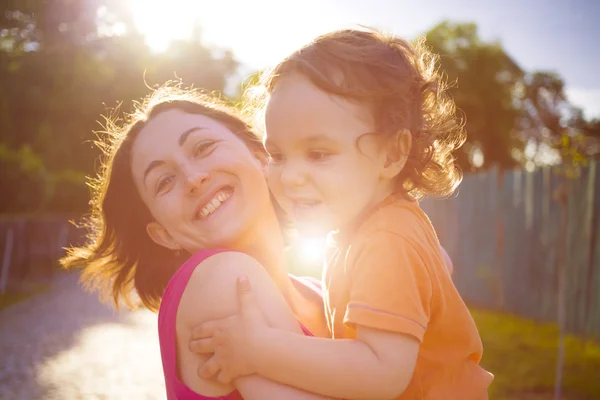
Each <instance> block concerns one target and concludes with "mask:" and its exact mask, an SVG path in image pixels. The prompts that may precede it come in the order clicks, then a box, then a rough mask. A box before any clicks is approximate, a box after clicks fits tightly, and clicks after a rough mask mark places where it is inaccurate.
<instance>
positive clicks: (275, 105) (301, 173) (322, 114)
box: [265, 74, 392, 235]
mask: <svg viewBox="0 0 600 400" xmlns="http://www.w3.org/2000/svg"><path fill="white" fill-rule="evenodd" d="M265 118H266V121H265V122H266V138H265V147H266V149H267V151H268V152H269V154H270V156H271V162H270V164H269V171H268V178H269V185H270V187H271V190H272V191H273V193H274V195H275V197H276V198H277V201H278V202H279V203H280V204H281V206H282V208H283V209H284V210H285V211H286V212H288V213H289V215H290V216H291V218H292V219H293V220H294V222H295V224H296V227H297V228H298V229H299V230H300V232H301V233H303V234H308V235H319V234H323V233H326V232H328V231H330V230H334V229H344V228H346V227H348V226H349V225H351V224H352V223H353V222H354V221H355V220H356V219H357V218H358V217H359V216H360V214H361V213H363V212H364V211H366V210H368V209H369V208H371V207H373V206H375V205H376V204H378V203H379V202H381V201H382V200H383V199H385V197H387V196H388V195H389V194H390V193H391V192H392V190H391V187H392V185H391V182H390V181H389V179H385V178H383V177H382V170H383V168H384V164H385V155H384V154H383V151H382V150H381V149H380V147H381V146H380V144H379V141H378V140H377V138H376V137H375V135H364V134H365V133H370V132H374V130H375V129H374V124H373V121H372V117H371V115H370V113H368V112H367V111H366V110H365V109H364V107H361V106H359V105H357V104H354V103H351V102H349V101H347V100H345V99H342V98H339V97H334V96H331V95H329V94H328V93H325V92H323V91H321V90H319V89H318V88H317V87H316V86H314V85H313V84H312V83H311V82H310V81H309V80H308V79H306V78H304V77H303V76H302V75H299V74H293V75H290V76H288V77H285V78H284V79H282V80H281V81H280V82H279V83H277V86H276V88H275V90H274V91H273V93H272V94H271V97H270V99H269V102H268V104H267V110H266V116H265ZM359 137H360V139H359Z"/></svg>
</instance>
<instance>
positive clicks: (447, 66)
mask: <svg viewBox="0 0 600 400" xmlns="http://www.w3.org/2000/svg"><path fill="white" fill-rule="evenodd" d="M426 40H427V43H428V45H429V46H430V47H431V49H432V50H433V51H434V52H435V53H437V54H439V55H440V64H441V68H442V70H443V71H444V72H445V73H446V74H447V78H448V81H449V82H450V83H454V85H453V87H452V88H451V89H450V94H451V95H452V96H453V97H454V100H455V102H456V105H457V107H458V109H459V110H460V111H461V112H462V113H463V114H464V116H465V128H466V130H467V135H468V138H467V143H466V145H465V146H464V150H463V151H462V152H459V154H457V156H458V163H459V165H460V166H461V167H462V168H463V169H464V170H466V171H468V170H470V169H471V168H472V165H471V162H470V161H469V154H468V153H469V152H470V151H473V150H474V149H480V150H481V151H482V152H483V154H484V156H485V163H484V166H485V165H492V164H499V165H500V166H501V167H504V168H510V167H513V166H515V165H516V161H515V159H514V158H513V157H512V154H511V151H512V149H513V148H522V147H523V142H522V140H520V139H519V138H517V137H516V136H515V135H514V129H515V121H516V119H517V117H518V115H519V111H520V110H519V109H518V107H517V105H516V104H515V103H514V101H513V98H514V89H515V85H516V84H517V82H519V81H520V80H521V79H522V77H523V71H522V70H521V69H520V68H519V67H518V66H517V64H516V63H515V62H514V61H513V60H512V59H511V58H510V57H509V56H508V55H507V54H506V52H505V51H504V50H503V49H502V47H501V46H500V44H498V43H486V42H483V41H482V40H481V39H480V38H479V36H478V33H477V26H476V25H475V24H453V23H450V22H442V23H440V24H438V25H436V26H435V27H434V28H432V29H431V30H430V31H428V32H427V34H426Z"/></svg>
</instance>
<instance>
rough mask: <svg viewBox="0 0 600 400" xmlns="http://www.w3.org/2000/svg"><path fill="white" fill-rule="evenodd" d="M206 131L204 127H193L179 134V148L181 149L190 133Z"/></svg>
mask: <svg viewBox="0 0 600 400" xmlns="http://www.w3.org/2000/svg"><path fill="white" fill-rule="evenodd" d="M204 129H207V128H206V127H203V126H195V127H193V128H190V129H188V130H187V131H185V132H183V133H182V134H181V136H179V142H178V143H179V146H181V147H183V145H184V144H185V141H186V140H187V138H188V137H189V136H190V134H191V133H193V132H196V131H201V130H204Z"/></svg>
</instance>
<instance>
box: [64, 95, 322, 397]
mask: <svg viewBox="0 0 600 400" xmlns="http://www.w3.org/2000/svg"><path fill="white" fill-rule="evenodd" d="M107 131H108V132H109V136H108V138H107V139H105V140H103V141H102V144H103V150H104V153H105V158H104V160H103V163H102V165H103V167H102V170H101V172H100V176H99V178H98V179H97V180H95V181H94V185H93V200H92V203H91V204H92V209H91V219H90V224H89V227H90V228H91V235H90V237H89V241H88V243H87V244H86V245H84V246H82V247H79V248H73V249H70V251H69V252H68V255H67V256H66V257H65V258H64V259H63V260H62V263H63V265H65V266H66V267H71V266H75V265H81V264H83V265H84V267H83V273H82V280H83V282H84V283H85V284H86V285H87V286H88V287H92V288H100V289H101V291H102V292H103V293H108V294H109V295H112V299H113V301H114V303H115V304H118V303H119V302H120V301H121V300H125V302H127V303H128V304H129V305H131V302H130V298H129V295H130V293H131V292H132V289H135V290H136V291H137V294H138V295H139V297H140V299H141V301H142V302H143V304H144V305H145V306H146V307H147V308H149V309H150V310H153V311H157V310H159V308H160V311H159V338H160V342H161V355H162V359H163V369H164V373H165V383H166V388H167V395H168V398H169V399H174V398H178V399H183V398H190V399H192V398H197V399H204V398H227V399H234V398H240V395H241V396H242V397H243V398H244V399H254V398H256V399H258V398H261V399H264V398H286V399H320V398H322V397H320V396H317V395H312V394H309V393H305V392H302V391H300V390H297V389H294V388H291V387H287V386H284V385H281V384H278V383H275V382H271V381H268V380H266V379H264V378H261V377H259V376H250V377H245V378H240V379H238V380H236V381H235V382H234V384H233V385H222V384H219V383H215V382H212V381H209V380H204V379H202V378H200V377H199V376H198V375H197V373H196V371H197V368H198V366H199V365H202V362H203V360H204V359H203V358H201V357H202V356H199V355H197V354H194V353H192V352H191V351H190V350H189V349H188V342H189V340H190V338H191V332H192V329H193V327H195V326H197V325H199V324H200V323H202V322H204V321H206V320H210V319H218V318H223V317H225V316H227V315H230V314H232V313H234V312H235V311H236V309H237V303H236V289H235V287H236V286H235V282H236V281H237V279H238V278H239V277H241V276H247V277H248V280H249V283H250V284H251V285H252V287H253V291H254V292H255V293H258V296H257V297H258V304H259V305H260V308H261V310H262V313H263V314H264V316H265V318H266V319H267V321H268V322H269V324H271V325H273V326H276V327H279V328H281V329H287V330H290V331H294V332H297V333H298V334H302V333H303V330H304V332H305V333H307V331H306V329H307V330H308V331H310V332H312V333H313V334H316V335H321V336H326V335H327V332H326V328H325V322H324V316H323V307H322V303H321V298H320V296H319V295H318V294H317V293H316V291H315V288H314V286H311V284H310V283H308V282H305V281H302V280H299V279H297V278H293V277H290V276H289V275H288V274H287V273H286V271H285V268H284V265H285V255H284V238H283V235H282V230H281V224H280V220H279V218H278V210H277V208H276V206H275V204H274V203H273V202H272V201H271V196H270V192H269V190H268V187H267V184H266V181H265V176H264V173H263V166H264V161H265V159H266V157H265V153H264V150H263V147H262V144H261V142H260V140H259V138H258V137H257V135H255V134H254V132H253V131H252V130H251V129H250V128H249V126H248V125H246V124H245V123H244V122H242V120H241V119H240V118H238V117H237V116H236V115H235V114H234V113H233V112H232V111H231V110H228V109H227V108H225V107H223V106H220V105H218V104H216V103H215V101H214V99H209V98H207V97H204V96H201V95H200V94H198V93H197V92H192V91H185V90H180V89H178V88H174V87H163V88H161V89H159V90H157V91H155V92H154V93H153V94H152V95H151V96H150V97H149V98H147V99H146V101H145V102H143V103H142V104H141V105H140V106H139V107H138V109H137V111H136V112H135V113H134V114H132V115H131V116H130V121H128V122H127V123H126V124H125V125H124V126H123V127H119V126H117V124H116V123H114V122H111V123H110V124H109V126H108V129H107ZM210 249H228V250H229V251H219V250H217V251H212V252H209V251H207V250H210ZM186 260H187V261H186ZM182 264H183V265H182ZM163 294H164V297H163ZM298 321H299V322H301V324H302V326H300V324H298ZM304 327H306V328H305V329H302V328H304Z"/></svg>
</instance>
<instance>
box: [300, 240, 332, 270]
mask: <svg viewBox="0 0 600 400" xmlns="http://www.w3.org/2000/svg"><path fill="white" fill-rule="evenodd" d="M325 243H326V238H324V237H308V238H300V239H298V251H299V253H300V257H302V260H303V261H304V262H307V263H311V264H316V263H318V262H319V261H321V260H323V259H324V257H325Z"/></svg>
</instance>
